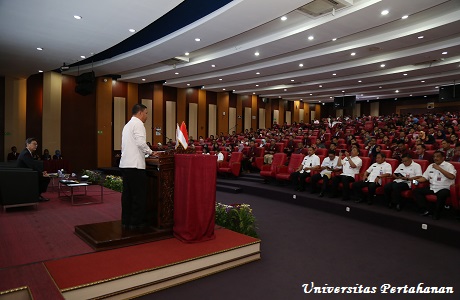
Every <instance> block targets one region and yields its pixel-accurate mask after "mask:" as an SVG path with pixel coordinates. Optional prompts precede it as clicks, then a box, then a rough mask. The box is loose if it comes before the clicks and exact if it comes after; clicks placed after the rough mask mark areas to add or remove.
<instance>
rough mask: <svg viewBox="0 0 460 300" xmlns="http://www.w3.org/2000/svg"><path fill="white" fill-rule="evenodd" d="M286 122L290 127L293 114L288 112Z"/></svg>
mask: <svg viewBox="0 0 460 300" xmlns="http://www.w3.org/2000/svg"><path fill="white" fill-rule="evenodd" d="M284 122H286V123H287V124H288V125H291V112H290V111H286V118H285V120H284Z"/></svg>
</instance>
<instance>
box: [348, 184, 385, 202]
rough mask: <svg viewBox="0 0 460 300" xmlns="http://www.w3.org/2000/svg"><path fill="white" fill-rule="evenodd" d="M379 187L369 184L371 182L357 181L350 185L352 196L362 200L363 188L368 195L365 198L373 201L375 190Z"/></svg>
mask: <svg viewBox="0 0 460 300" xmlns="http://www.w3.org/2000/svg"><path fill="white" fill-rule="evenodd" d="M379 186H380V184H378V183H375V182H371V181H362V180H361V181H357V182H355V183H353V184H352V185H351V187H352V189H353V194H354V195H355V196H356V197H358V198H359V199H363V197H364V194H363V188H364V187H367V190H368V193H367V197H368V199H369V200H371V199H373V197H374V196H375V190H376V189H377V188H378V187H379Z"/></svg>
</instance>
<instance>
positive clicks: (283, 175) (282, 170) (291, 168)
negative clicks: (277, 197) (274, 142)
mask: <svg viewBox="0 0 460 300" xmlns="http://www.w3.org/2000/svg"><path fill="white" fill-rule="evenodd" d="M304 157H305V156H304V155H303V154H291V159H290V160H289V165H287V166H280V167H279V169H278V173H277V174H276V176H275V178H276V180H278V181H288V180H289V179H290V177H291V174H292V173H293V172H295V170H297V168H298V167H299V166H300V164H301V163H302V161H303V158H304Z"/></svg>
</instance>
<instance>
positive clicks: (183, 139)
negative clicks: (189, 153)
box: [176, 121, 188, 149]
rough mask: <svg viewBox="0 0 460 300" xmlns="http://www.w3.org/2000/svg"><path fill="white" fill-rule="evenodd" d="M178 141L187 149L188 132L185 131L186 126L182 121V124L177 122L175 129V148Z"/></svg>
mask: <svg viewBox="0 0 460 300" xmlns="http://www.w3.org/2000/svg"><path fill="white" fill-rule="evenodd" d="M179 143H180V144H181V145H182V147H184V149H187V147H188V133H187V126H185V123H184V121H182V124H181V125H180V128H179V124H177V129H176V149H177V147H178V146H179Z"/></svg>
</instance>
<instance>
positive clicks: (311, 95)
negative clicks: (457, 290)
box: [310, 94, 321, 102]
mask: <svg viewBox="0 0 460 300" xmlns="http://www.w3.org/2000/svg"><path fill="white" fill-rule="evenodd" d="M310 96H313V94H310ZM320 102H321V101H320Z"/></svg>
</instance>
